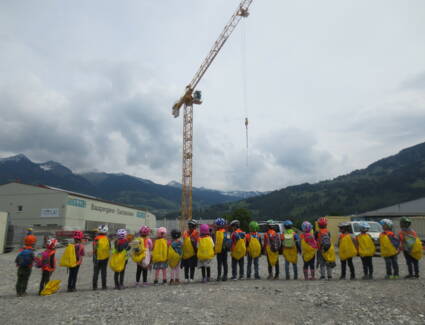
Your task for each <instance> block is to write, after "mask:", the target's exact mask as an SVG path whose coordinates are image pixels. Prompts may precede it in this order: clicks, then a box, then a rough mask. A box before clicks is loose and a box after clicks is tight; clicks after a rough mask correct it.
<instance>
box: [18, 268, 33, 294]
mask: <svg viewBox="0 0 425 325" xmlns="http://www.w3.org/2000/svg"><path fill="white" fill-rule="evenodd" d="M30 275H31V268H30V267H28V266H20V267H18V280H17V281H16V293H17V294H18V295H22V294H24V293H25V292H26V291H27V286H28V280H29V278H30Z"/></svg>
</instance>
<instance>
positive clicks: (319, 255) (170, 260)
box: [15, 218, 423, 296]
mask: <svg viewBox="0 0 425 325" xmlns="http://www.w3.org/2000/svg"><path fill="white" fill-rule="evenodd" d="M274 224H275V223H274V222H273V221H272V220H269V221H268V222H267V226H268V229H267V231H266V232H265V233H264V234H263V236H261V235H260V234H259V233H258V230H259V225H258V223H257V222H255V221H252V222H251V223H250V224H249V232H247V233H246V232H244V231H243V230H242V229H241V228H240V222H239V221H238V220H233V221H232V222H230V224H229V225H228V226H227V225H226V222H225V220H224V219H222V218H217V219H216V220H215V227H214V228H215V231H214V232H213V229H212V228H211V227H210V226H209V225H207V224H202V225H200V226H199V231H198V230H197V226H198V225H197V223H196V222H195V221H194V220H190V221H189V222H188V230H186V231H184V232H183V235H182V233H181V232H180V231H179V230H176V229H173V230H172V231H171V234H170V235H171V236H170V239H167V229H166V228H164V227H160V228H158V230H157V233H156V238H155V239H151V238H150V234H151V229H150V228H149V227H147V226H143V227H141V229H140V231H139V236H137V237H136V238H135V239H133V238H131V236H129V235H128V233H127V231H126V230H125V229H119V230H118V231H117V233H116V239H115V240H114V242H113V245H112V243H111V240H110V239H109V237H108V231H109V229H108V227H107V226H106V225H100V226H99V227H98V229H97V230H98V233H97V236H96V237H95V238H94V240H93V265H94V267H93V282H92V288H93V290H97V288H98V278H99V273H100V274H101V284H102V289H104V290H105V289H107V268H108V265H109V267H110V268H111V269H112V270H113V272H114V283H115V289H117V290H121V289H124V276H125V270H126V267H127V262H128V258H129V257H131V259H132V260H133V261H134V262H135V263H136V265H137V270H136V284H135V286H140V285H141V284H143V285H148V271H149V270H152V269H153V270H154V281H153V282H154V284H158V282H159V281H160V279H159V277H160V274H161V273H162V283H164V284H165V283H167V268H169V269H170V280H169V284H171V285H172V284H179V283H180V268H183V269H184V279H185V281H186V282H192V281H193V280H194V276H195V270H196V268H197V267H199V268H200V269H201V272H202V282H209V281H211V262H212V260H213V258H214V257H216V259H217V278H216V281H227V279H228V255H229V254H230V256H231V279H232V280H237V279H242V278H244V276H245V272H244V266H245V256H247V272H246V278H248V279H250V278H251V275H252V274H253V276H254V278H255V279H260V273H259V259H260V257H261V255H262V254H264V255H265V256H266V258H267V264H268V278H267V279H270V280H271V279H278V278H279V255H280V254H281V255H283V257H284V260H285V276H286V279H287V280H289V279H290V268H291V265H292V273H293V279H298V267H297V262H298V256H299V255H300V256H301V258H302V260H303V263H304V265H303V273H304V279H305V280H314V279H315V278H316V277H315V268H316V266H318V267H319V268H320V279H332V269H333V268H334V267H335V266H336V253H335V247H334V245H333V243H332V241H331V235H330V232H329V231H328V229H327V224H328V220H327V219H326V218H319V219H318V220H317V225H318V230H317V231H315V232H313V225H312V224H311V223H310V222H308V221H305V222H303V223H302V226H301V233H300V234H298V233H297V232H296V230H295V229H294V227H293V223H292V221H290V220H286V221H284V223H283V226H284V231H283V232H282V233H277V232H276V231H275V230H274V229H273V225H274ZM381 224H382V226H383V232H382V233H381V234H380V238H379V242H380V249H381V256H382V257H383V258H384V259H385V265H386V271H387V275H386V278H388V279H397V278H398V277H399V267H398V263H397V256H398V254H399V252H400V251H402V252H403V254H404V256H405V259H406V264H407V267H408V272H409V274H408V275H407V276H406V278H415V277H416V278H418V277H419V260H420V258H421V257H422V254H423V251H422V243H421V241H420V240H419V238H418V237H417V235H416V232H415V231H414V230H412V229H411V228H410V225H411V221H410V220H409V219H408V218H402V219H401V222H400V226H401V231H400V232H399V234H398V235H396V234H394V233H393V232H392V226H393V225H392V222H391V220H388V219H383V220H381ZM339 229H340V234H339V238H338V241H337V246H338V254H339V258H340V261H341V276H340V279H345V278H346V269H347V265H348V268H349V270H350V279H355V269H354V264H353V258H354V257H355V256H357V255H359V256H360V258H361V261H362V265H363V272H364V276H363V278H362V279H372V278H373V263H372V257H373V256H374V255H375V251H376V248H375V244H374V241H373V240H372V238H371V236H370V235H369V234H368V230H369V224H368V223H367V222H361V223H360V230H361V233H360V234H359V235H357V236H355V237H354V236H353V235H351V234H350V233H349V224H348V223H341V224H340V225H339ZM73 237H74V243H73V244H69V245H68V247H67V248H66V249H65V252H64V254H63V256H62V258H61V261H60V265H61V266H64V267H68V268H69V272H68V291H69V292H72V291H75V290H76V283H77V277H78V271H79V268H80V265H81V263H82V261H83V256H84V255H85V253H84V252H85V250H84V244H83V242H82V241H83V233H82V232H81V231H76V232H74V236H73ZM35 243H36V237H35V236H34V235H33V234H32V230H31V229H29V230H28V233H27V236H26V237H25V239H24V247H23V248H22V249H21V250H20V252H19V254H18V256H17V258H16V260H15V262H16V265H17V267H18V271H17V275H18V276H17V278H18V279H17V283H16V292H17V295H18V296H23V295H25V294H26V288H27V284H28V280H29V277H30V275H31V270H32V267H33V265H34V264H35V265H36V266H37V267H39V268H40V269H41V271H42V276H41V281H40V289H39V294H41V293H42V291H43V289H44V288H45V286H46V284H47V283H48V282H49V280H50V278H51V275H52V273H53V272H54V271H55V268H56V258H55V252H56V251H55V249H56V245H57V240H56V239H54V238H51V239H49V240H48V241H47V243H46V245H45V246H46V250H45V251H44V252H42V253H40V254H38V255H36V254H35V250H34V245H35ZM273 269H274V274H273ZM238 271H239V272H238ZM252 271H253V272H252ZM141 276H142V279H141ZM140 280H142V282H140Z"/></svg>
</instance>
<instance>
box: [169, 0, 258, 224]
mask: <svg viewBox="0 0 425 325" xmlns="http://www.w3.org/2000/svg"><path fill="white" fill-rule="evenodd" d="M252 1H253V0H242V2H241V3H240V4H239V6H238V8H237V9H236V11H235V12H234V14H233V15H232V17H231V18H230V20H229V22H228V23H227V25H226V26H225V27H224V30H223V31H222V32H221V34H220V36H219V37H218V39H217V40H216V41H215V43H214V45H213V47H212V48H211V50H210V52H209V53H208V55H207V57H206V58H205V60H204V61H203V62H202V64H201V66H200V68H199V70H198V72H196V74H195V76H194V77H193V79H192V81H191V82H190V83H189V84H188V85H187V86H186V89H185V91H184V93H183V96H181V97H180V99H179V100H178V101H177V102H176V103H175V104H174V105H173V110H172V114H173V116H174V117H175V118H177V117H178V116H179V115H180V109H181V108H182V107H183V173H182V211H181V218H180V227H181V228H182V229H183V228H184V226H185V222H186V221H187V220H191V219H192V158H193V105H194V104H196V105H199V104H202V99H201V91H199V90H195V88H196V86H197V85H198V83H199V82H200V81H201V79H202V77H203V76H204V74H205V72H207V70H208V68H209V67H210V66H211V63H212V62H213V61H214V59H215V58H216V56H217V55H218V53H219V52H220V50H221V48H222V47H223V45H224V44H225V43H226V41H227V40H228V39H229V37H230V35H231V34H232V33H233V31H234V30H235V28H236V26H237V25H238V24H239V22H240V20H241V19H242V18H246V17H248V16H249V12H248V9H249V6H250V5H251V3H252Z"/></svg>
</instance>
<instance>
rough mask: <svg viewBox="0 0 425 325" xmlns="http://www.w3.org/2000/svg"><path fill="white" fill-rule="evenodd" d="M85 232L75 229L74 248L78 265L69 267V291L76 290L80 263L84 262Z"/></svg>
mask: <svg viewBox="0 0 425 325" xmlns="http://www.w3.org/2000/svg"><path fill="white" fill-rule="evenodd" d="M83 237H84V234H83V232H82V231H74V234H73V238H74V249H75V257H76V259H77V265H76V266H74V267H70V268H68V292H74V291H76V290H77V289H76V285H77V277H78V271H79V270H80V265H81V263H82V262H83V256H84V244H83V243H82V240H83Z"/></svg>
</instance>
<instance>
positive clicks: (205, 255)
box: [197, 224, 215, 283]
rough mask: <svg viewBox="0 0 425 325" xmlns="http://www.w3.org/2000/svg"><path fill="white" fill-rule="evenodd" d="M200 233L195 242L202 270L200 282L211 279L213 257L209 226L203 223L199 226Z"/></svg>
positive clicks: (212, 243)
mask: <svg viewBox="0 0 425 325" xmlns="http://www.w3.org/2000/svg"><path fill="white" fill-rule="evenodd" d="M199 231H200V233H201V235H200V237H199V238H198V243H197V257H198V262H199V267H200V268H201V272H202V282H204V283H205V282H209V281H210V280H211V266H210V265H211V261H212V259H213V258H214V255H215V254H214V242H213V240H212V238H211V236H210V227H209V226H208V225H207V224H203V225H201V226H200V227H199Z"/></svg>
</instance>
